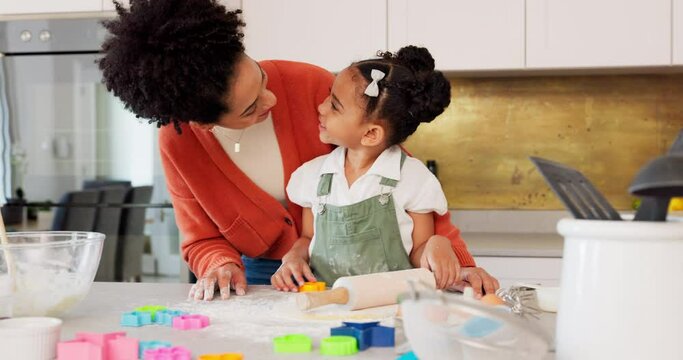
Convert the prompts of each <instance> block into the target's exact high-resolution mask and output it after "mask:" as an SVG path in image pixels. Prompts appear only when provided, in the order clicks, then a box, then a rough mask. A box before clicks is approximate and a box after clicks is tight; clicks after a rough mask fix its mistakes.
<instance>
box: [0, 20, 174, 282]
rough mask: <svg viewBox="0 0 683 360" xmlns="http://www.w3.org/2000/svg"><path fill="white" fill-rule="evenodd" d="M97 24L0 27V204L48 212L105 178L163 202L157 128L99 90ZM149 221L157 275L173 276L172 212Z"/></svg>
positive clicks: (157, 212) (101, 33) (155, 213)
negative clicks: (19, 197)
mask: <svg viewBox="0 0 683 360" xmlns="http://www.w3.org/2000/svg"><path fill="white" fill-rule="evenodd" d="M102 20H103V19H99V18H90V19H51V20H17V21H5V22H0V155H1V156H0V177H1V178H2V196H0V203H4V202H5V201H3V200H6V199H8V198H12V197H16V192H17V189H22V193H23V194H24V197H25V198H26V199H27V200H28V201H29V203H31V202H34V203H35V202H48V201H49V202H52V203H55V202H58V201H59V200H60V198H61V197H62V196H63V195H64V194H65V193H67V192H70V191H76V190H81V189H83V187H84V183H85V182H86V181H91V180H112V179H114V180H126V181H129V182H130V183H131V184H132V185H133V186H142V185H153V186H154V192H153V197H152V202H153V203H156V204H159V203H167V202H169V196H168V192H167V191H166V184H165V181H164V176H163V172H162V167H161V162H160V159H159V153H158V150H157V137H156V128H155V127H154V126H150V125H149V124H147V122H146V121H145V120H141V119H137V118H136V117H135V115H133V114H132V113H130V112H129V111H127V110H126V109H125V107H124V105H123V104H122V103H121V102H120V101H119V100H118V99H117V98H116V97H114V96H113V95H112V94H111V93H109V92H108V91H107V89H106V88H105V86H104V85H103V84H102V82H101V72H100V70H99V68H98V66H97V63H96V60H97V59H98V58H99V57H100V56H101V55H100V49H101V44H102V42H103V40H104V39H105V37H106V36H107V32H106V30H105V29H104V28H103V26H102V25H101V21H102ZM3 198H4V199H3ZM147 220H148V221H147V223H148V224H147V230H146V233H147V234H148V235H150V236H151V237H152V244H151V245H152V248H153V253H155V255H156V258H157V267H158V268H160V269H161V268H164V267H165V268H167V271H166V272H174V273H177V272H178V269H179V260H178V255H177V254H178V235H177V228H176V226H175V222H174V219H173V215H172V210H170V209H163V208H162V209H148V211H147ZM169 259H172V260H173V263H172V264H171V263H169ZM174 264H175V265H174Z"/></svg>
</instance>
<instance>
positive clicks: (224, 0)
mask: <svg viewBox="0 0 683 360" xmlns="http://www.w3.org/2000/svg"><path fill="white" fill-rule="evenodd" d="M118 1H119V2H120V3H121V4H123V6H124V7H129V6H130V0H118ZM218 2H219V3H221V4H223V5H225V7H226V8H228V9H229V10H233V9H239V8H240V7H241V1H240V0H220V1H218ZM114 9H115V7H114V0H102V10H103V11H114Z"/></svg>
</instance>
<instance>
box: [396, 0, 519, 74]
mask: <svg viewBox="0 0 683 360" xmlns="http://www.w3.org/2000/svg"><path fill="white" fill-rule="evenodd" d="M388 27H389V30H388V32H389V33H388V40H389V49H390V50H392V51H396V50H398V49H399V48H401V47H402V46H405V45H420V46H425V47H427V48H428V49H429V51H430V52H431V53H432V55H433V56H434V59H435V60H436V66H437V68H439V69H441V70H486V69H523V68H524V41H525V37H524V36H525V35H524V0H485V1H469V0H421V1H411V0H391V1H388Z"/></svg>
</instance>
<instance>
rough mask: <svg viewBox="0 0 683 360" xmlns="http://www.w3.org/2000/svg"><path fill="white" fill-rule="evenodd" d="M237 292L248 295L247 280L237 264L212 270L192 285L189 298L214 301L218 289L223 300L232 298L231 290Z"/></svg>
mask: <svg viewBox="0 0 683 360" xmlns="http://www.w3.org/2000/svg"><path fill="white" fill-rule="evenodd" d="M231 288H232V289H233V290H235V293H236V294H237V295H244V294H246V293H247V278H246V277H245V275H244V270H242V269H241V268H240V267H239V266H238V265H237V264H234V263H229V264H225V265H223V266H220V267H217V268H215V269H213V270H210V271H209V272H208V273H207V274H206V275H204V276H203V277H201V278H200V279H199V280H197V283H196V284H194V285H192V288H191V289H190V294H189V298H190V299H194V300H206V301H209V300H213V298H214V295H215V293H216V289H218V291H219V293H220V296H221V300H226V299H228V298H229V297H230V289H231Z"/></svg>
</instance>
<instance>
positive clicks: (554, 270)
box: [474, 256, 562, 287]
mask: <svg viewBox="0 0 683 360" xmlns="http://www.w3.org/2000/svg"><path fill="white" fill-rule="evenodd" d="M474 261H476V263H477V266H479V267H481V268H483V269H484V270H486V271H487V272H488V273H489V274H491V275H492V276H494V277H495V278H496V279H498V281H499V282H500V284H501V286H503V287H508V286H510V285H514V283H517V282H527V283H533V284H541V285H545V286H557V285H559V283H560V278H561V273H562V258H533V257H489V256H476V257H475V258H474Z"/></svg>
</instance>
